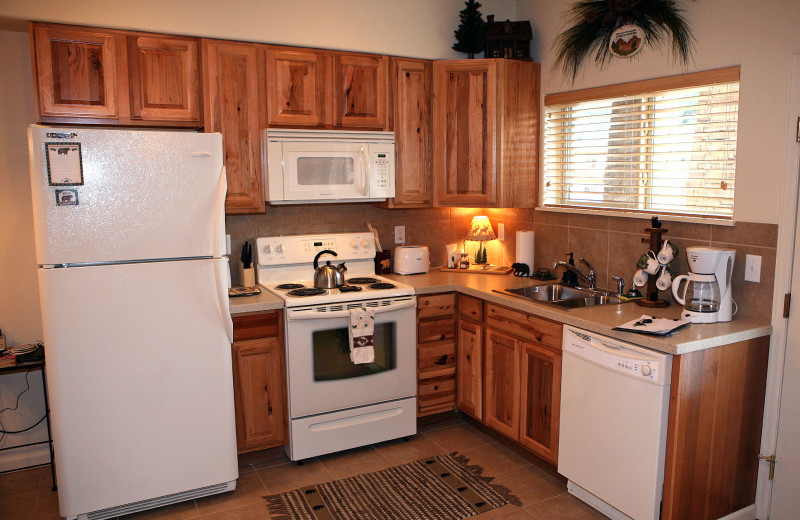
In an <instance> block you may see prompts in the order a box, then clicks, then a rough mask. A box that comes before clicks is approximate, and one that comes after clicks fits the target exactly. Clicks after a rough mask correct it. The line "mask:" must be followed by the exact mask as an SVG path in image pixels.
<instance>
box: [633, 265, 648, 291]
mask: <svg viewBox="0 0 800 520" xmlns="http://www.w3.org/2000/svg"><path fill="white" fill-rule="evenodd" d="M633 285H635V286H636V287H644V286H645V285H647V273H646V272H645V271H644V270H643V269H639V270H638V271H636V274H634V275H633Z"/></svg>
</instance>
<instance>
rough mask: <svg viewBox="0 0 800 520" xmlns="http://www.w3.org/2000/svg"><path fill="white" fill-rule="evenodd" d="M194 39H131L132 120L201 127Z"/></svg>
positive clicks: (129, 52) (129, 60)
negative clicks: (188, 124) (183, 123)
mask: <svg viewBox="0 0 800 520" xmlns="http://www.w3.org/2000/svg"><path fill="white" fill-rule="evenodd" d="M198 47H199V46H198V43H197V40H196V39H194V38H178V37H175V38H167V37H153V36H128V37H127V48H128V81H129V83H130V100H131V119H141V120H144V121H184V122H195V123H197V124H198V125H199V123H200V74H199V69H198Z"/></svg>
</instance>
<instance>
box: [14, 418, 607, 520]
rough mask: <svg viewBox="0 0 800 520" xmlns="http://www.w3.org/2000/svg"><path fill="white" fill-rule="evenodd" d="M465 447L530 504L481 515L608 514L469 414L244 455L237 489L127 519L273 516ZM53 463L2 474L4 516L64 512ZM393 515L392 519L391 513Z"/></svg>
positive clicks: (29, 517) (577, 517)
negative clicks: (308, 498)
mask: <svg viewBox="0 0 800 520" xmlns="http://www.w3.org/2000/svg"><path fill="white" fill-rule="evenodd" d="M453 451H458V452H459V453H461V454H463V455H465V456H466V457H468V458H469V460H470V463H471V464H479V465H480V466H481V467H483V470H484V473H483V474H484V475H485V476H494V477H495V482H496V483H498V484H502V485H504V486H506V487H508V488H509V489H510V490H511V491H512V492H513V493H514V494H515V495H516V496H517V497H519V498H520V500H521V501H522V507H518V506H515V505H511V504H509V505H506V506H504V507H501V508H498V509H495V510H493V511H489V512H487V513H484V514H482V515H479V516H477V517H473V518H483V519H497V518H502V519H504V520H531V519H540V520H561V519H571V520H584V519H586V520H589V519H605V518H606V517H605V516H603V515H602V514H600V513H598V512H597V511H595V510H594V509H591V508H590V507H588V506H586V505H584V504H583V503H582V502H580V501H579V500H577V499H575V498H574V497H572V496H571V495H569V494H567V492H566V485H565V483H564V482H562V481H561V480H559V479H557V478H555V477H554V476H552V475H551V474H549V473H547V472H546V471H544V470H543V469H541V468H539V467H537V466H535V465H533V464H531V462H530V461H528V460H527V459H525V458H524V457H522V456H520V455H518V454H517V453H515V452H514V451H512V450H510V449H508V448H507V447H505V446H503V445H502V444H500V443H498V442H497V441H496V440H495V439H493V438H492V437H490V436H488V435H486V434H485V433H483V432H481V431H480V430H478V429H477V428H475V427H474V426H472V425H470V424H468V423H465V422H463V421H461V420H455V421H450V422H447V423H440V424H434V425H429V426H426V427H424V428H420V433H418V434H417V435H416V436H414V437H413V438H412V439H411V440H409V441H407V442H406V441H403V440H397V441H389V442H384V443H380V444H375V445H372V446H367V447H364V448H358V449H355V450H349V451H347V452H343V453H336V454H332V455H326V456H323V457H317V458H315V459H311V460H309V461H307V462H306V463H305V464H303V465H302V466H298V465H296V464H292V463H290V462H289V461H288V459H286V458H285V457H284V456H283V455H282V454H281V453H279V452H278V451H277V450H272V451H271V452H269V455H268V456H264V455H261V456H258V455H255V456H253V455H245V456H242V457H240V463H241V464H242V465H241V466H240V469H239V472H240V477H239V480H238V482H237V486H236V490H235V491H233V492H232V493H225V494H222V495H216V496H213V497H207V498H203V499H199V500H193V501H191V502H184V503H181V504H176V505H173V506H168V507H164V508H161V509H155V510H150V511H146V512H142V513H138V514H135V515H128V516H125V517H120V520H143V519H148V520H150V519H153V520H155V519H158V520H187V519H195V518H200V519H202V520H223V519H224V520H268V519H269V512H268V511H267V508H266V505H265V503H264V500H263V498H262V497H263V496H265V495H271V494H274V493H280V492H283V491H289V490H291V489H295V488H297V487H300V486H306V485H311V484H316V483H320V482H326V481H329V480H334V479H339V478H344V477H349V476H352V475H357V474H360V473H367V472H370V471H376V470H380V469H383V468H386V467H389V466H393V465H397V464H404V463H406V462H411V461H414V460H416V459H419V458H422V457H426V456H429V455H435V454H440V453H451V452H453ZM50 485H51V484H50V469H49V467H41V468H36V469H32V470H25V471H18V472H15V473H7V474H4V475H0V518H2V519H3V520H52V519H57V518H59V516H58V499H57V493H56V492H53V491H51V490H50ZM387 520H390V519H387Z"/></svg>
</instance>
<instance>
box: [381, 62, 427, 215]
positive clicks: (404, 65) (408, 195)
mask: <svg viewBox="0 0 800 520" xmlns="http://www.w3.org/2000/svg"><path fill="white" fill-rule="evenodd" d="M431 68H432V66H431V62H430V61H425V60H410V59H404V58H392V63H391V69H392V74H391V77H392V96H393V101H394V104H393V116H394V137H395V150H396V152H397V161H396V166H395V197H394V206H430V205H431V204H432V202H433V187H432V180H433V179H432V167H433V166H432V157H431Z"/></svg>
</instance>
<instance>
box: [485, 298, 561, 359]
mask: <svg viewBox="0 0 800 520" xmlns="http://www.w3.org/2000/svg"><path fill="white" fill-rule="evenodd" d="M486 324H487V325H488V326H490V327H492V328H494V329H496V330H501V331H505V332H508V333H511V334H514V335H515V336H518V337H520V338H522V339H525V340H528V341H536V342H538V343H542V344H544V345H547V346H549V347H553V348H555V349H558V350H561V324H560V323H555V322H552V321H549V320H545V319H544V318H539V317H536V316H531V315H530V314H526V313H524V312H519V311H514V310H511V309H507V308H505V307H500V306H499V305H494V304H491V303H489V304H487V305H486Z"/></svg>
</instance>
